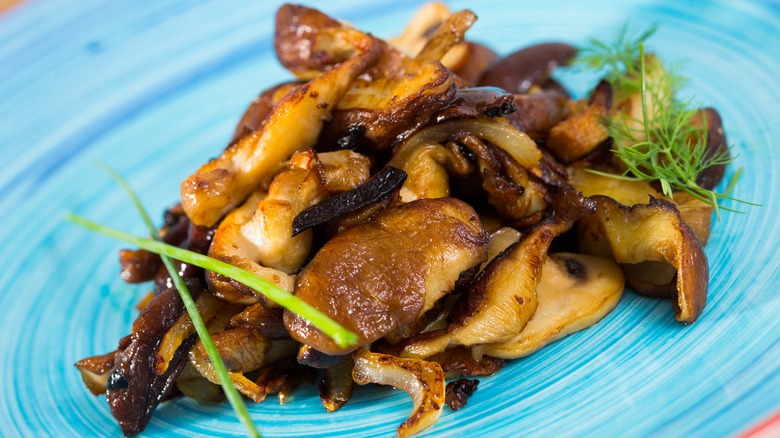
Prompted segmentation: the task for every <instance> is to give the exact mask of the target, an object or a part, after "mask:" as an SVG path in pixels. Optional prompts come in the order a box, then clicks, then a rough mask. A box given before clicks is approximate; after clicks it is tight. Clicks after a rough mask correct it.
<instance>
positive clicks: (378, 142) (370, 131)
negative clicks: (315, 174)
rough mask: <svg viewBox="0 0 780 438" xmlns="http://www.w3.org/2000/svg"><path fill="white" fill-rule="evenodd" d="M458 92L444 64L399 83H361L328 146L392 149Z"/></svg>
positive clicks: (333, 126)
mask: <svg viewBox="0 0 780 438" xmlns="http://www.w3.org/2000/svg"><path fill="white" fill-rule="evenodd" d="M455 88H456V87H455V82H454V80H453V77H452V73H450V72H449V71H448V70H447V69H446V68H445V67H444V66H443V65H442V64H441V63H440V62H438V61H432V62H429V63H426V64H423V65H421V66H420V67H418V68H415V69H413V70H410V71H409V72H408V73H406V74H403V75H399V76H397V77H389V78H380V79H374V80H372V81H367V80H357V81H355V83H354V84H353V86H352V88H351V89H350V90H349V91H348V92H347V93H346V94H345V96H344V97H343V98H342V99H341V100H340V101H339V102H338V104H337V106H336V108H335V110H334V111H333V120H332V121H331V122H330V123H328V124H327V125H326V126H325V128H324V130H323V133H322V138H323V141H324V143H326V144H327V143H330V144H331V147H334V148H336V147H338V148H361V149H369V150H382V149H386V148H387V147H388V146H390V145H391V143H392V142H393V141H394V140H395V139H396V137H397V136H399V135H400V136H405V135H408V133H407V132H414V131H416V130H417V129H419V127H420V126H421V125H423V124H424V123H426V122H427V120H428V119H429V118H430V117H431V115H433V114H434V113H435V112H436V111H438V110H440V109H441V108H443V107H444V106H445V105H447V104H448V103H449V102H450V101H451V99H452V97H453V96H454V95H455ZM405 133H407V134H405Z"/></svg>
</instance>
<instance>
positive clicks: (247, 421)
mask: <svg viewBox="0 0 780 438" xmlns="http://www.w3.org/2000/svg"><path fill="white" fill-rule="evenodd" d="M100 167H101V168H102V169H103V170H105V171H106V172H107V173H108V174H109V175H111V177H112V178H114V180H116V182H117V183H118V184H119V185H120V186H122V188H123V189H124V190H125V192H127V194H128V196H130V199H132V201H133V204H134V205H135V208H136V210H138V213H139V214H140V215H141V219H143V221H144V224H145V225H146V227H147V228H148V229H149V233H150V234H151V236H152V238H154V239H155V240H157V241H160V235H159V233H158V232H157V229H156V228H155V227H154V224H153V223H152V219H151V218H150V217H149V214H148V213H147V212H146V209H145V208H144V206H143V204H142V203H141V200H140V199H139V198H138V196H136V194H135V192H134V191H133V189H132V188H131V187H130V184H128V183H127V181H125V179H124V178H122V175H120V174H119V173H118V172H116V171H115V170H114V169H112V168H111V167H109V166H107V165H105V164H102V163H101V164H100ZM160 258H161V259H162V261H163V264H164V265H165V268H166V269H167V270H168V274H169V275H170V276H171V280H173V284H174V285H175V286H176V289H177V290H178V291H179V296H180V297H181V301H182V303H184V308H185V309H186V310H187V314H188V315H189V316H190V319H191V320H192V325H193V327H194V328H195V332H196V333H197V334H198V337H199V338H200V341H201V342H202V343H203V348H204V349H205V350H206V354H207V355H208V357H209V360H210V361H211V364H212V365H213V366H214V371H215V372H216V373H217V376H218V377H219V382H220V384H221V385H222V390H223V391H224V392H225V397H227V399H228V402H229V403H230V405H231V406H232V407H233V410H234V411H235V412H236V416H237V417H238V419H239V421H241V423H242V424H243V425H244V427H245V428H246V431H247V435H248V436H250V437H253V438H254V437H258V438H259V437H260V432H258V430H257V428H256V427H255V423H254V422H253V421H252V417H251V416H250V415H249V411H248V410H247V408H246V404H244V399H243V398H241V394H239V392H238V390H237V389H236V387H235V386H234V385H233V381H232V380H230V374H228V370H227V367H226V366H225V363H224V362H223V361H222V357H221V356H220V355H219V351H217V347H216V346H215V345H214V341H213V340H212V339H211V335H209V331H208V328H206V324H205V323H204V322H203V318H201V316H200V313H199V312H198V308H197V306H196V305H195V301H193V299H192V295H191V294H190V291H189V289H188V288H187V285H186V284H185V283H184V280H183V279H182V278H181V275H179V272H178V271H177V269H176V267H175V266H174V264H173V261H172V260H171V259H170V258H169V257H168V256H165V255H160Z"/></svg>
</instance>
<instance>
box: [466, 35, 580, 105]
mask: <svg viewBox="0 0 780 438" xmlns="http://www.w3.org/2000/svg"><path fill="white" fill-rule="evenodd" d="M576 54H577V49H576V48H575V47H572V46H571V45H569V44H564V43H543V44H536V45H534V46H530V47H526V48H524V49H520V50H518V51H516V52H514V53H512V54H510V55H507V56H506V57H504V58H502V59H501V60H499V61H498V62H497V63H495V64H493V65H492V66H491V67H490V68H489V69H488V70H487V71H486V72H485V75H484V76H482V78H481V79H480V85H488V86H493V87H498V88H502V89H504V90H507V91H509V92H510V93H515V94H525V93H527V92H528V91H529V90H530V89H531V87H533V86H534V85H541V84H543V83H544V82H546V81H547V80H548V79H549V78H550V74H551V73H552V71H553V69H554V68H555V67H557V66H559V65H564V64H567V63H568V62H569V61H570V60H571V59H572V58H574V55H576Z"/></svg>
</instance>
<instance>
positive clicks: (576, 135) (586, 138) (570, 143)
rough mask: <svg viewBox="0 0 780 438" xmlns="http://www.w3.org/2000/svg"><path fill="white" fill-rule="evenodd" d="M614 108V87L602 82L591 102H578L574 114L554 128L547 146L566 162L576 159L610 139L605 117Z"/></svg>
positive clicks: (551, 130)
mask: <svg viewBox="0 0 780 438" xmlns="http://www.w3.org/2000/svg"><path fill="white" fill-rule="evenodd" d="M611 107H612V87H611V86H610V85H609V83H608V82H606V81H602V82H600V83H599V85H598V86H597V87H596V89H595V90H594V91H593V94H591V96H590V100H589V101H588V103H587V105H583V104H582V103H579V102H575V103H573V105H572V108H571V111H570V112H571V115H570V116H569V117H568V118H566V119H565V120H563V121H561V122H560V123H558V124H557V125H555V126H553V127H552V129H550V133H549V137H548V138H547V148H548V149H549V150H550V152H552V154H553V155H555V157H556V158H558V159H559V160H561V161H562V162H564V163H571V162H573V161H576V160H578V159H580V158H582V157H584V156H585V155H587V154H588V153H589V152H590V151H592V150H594V149H596V147H597V146H598V145H600V144H601V143H603V142H604V141H606V140H607V139H608V138H609V134H608V133H607V129H606V128H605V127H604V124H603V123H602V118H603V117H604V116H605V115H606V114H607V113H609V111H610V108H611Z"/></svg>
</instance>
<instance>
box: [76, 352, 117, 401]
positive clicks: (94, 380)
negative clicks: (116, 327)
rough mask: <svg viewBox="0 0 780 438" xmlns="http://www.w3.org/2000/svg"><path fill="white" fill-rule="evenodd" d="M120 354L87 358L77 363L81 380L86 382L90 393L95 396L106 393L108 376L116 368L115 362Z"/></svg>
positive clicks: (112, 353)
mask: <svg viewBox="0 0 780 438" xmlns="http://www.w3.org/2000/svg"><path fill="white" fill-rule="evenodd" d="M118 354H119V350H117V351H112V352H111V353H107V354H101V355H99V356H92V357H87V358H84V359H81V360H80V361H78V362H76V363H75V366H76V368H78V370H79V373H81V379H82V380H83V381H84V385H86V386H87V389H89V392H91V393H92V394H94V395H100V394H105V393H106V386H107V385H108V375H109V373H110V372H111V367H113V366H114V361H115V360H116V357H117V355H118Z"/></svg>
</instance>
